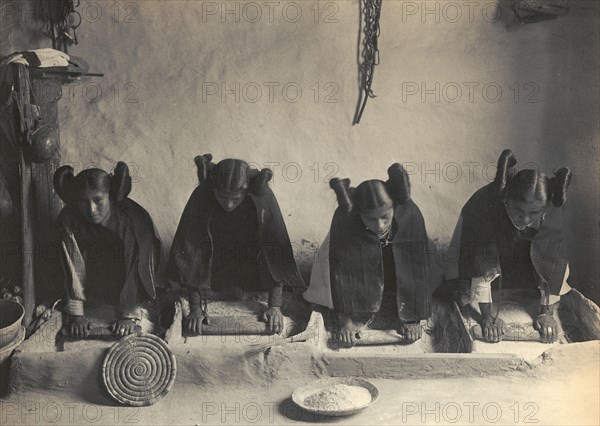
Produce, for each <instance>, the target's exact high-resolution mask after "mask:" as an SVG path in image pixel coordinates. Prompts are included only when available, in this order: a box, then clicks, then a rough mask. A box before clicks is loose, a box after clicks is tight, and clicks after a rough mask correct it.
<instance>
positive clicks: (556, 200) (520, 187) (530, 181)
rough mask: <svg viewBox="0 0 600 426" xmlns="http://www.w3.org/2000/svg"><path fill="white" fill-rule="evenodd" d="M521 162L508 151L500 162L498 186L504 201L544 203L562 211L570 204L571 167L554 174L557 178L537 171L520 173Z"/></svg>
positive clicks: (497, 175)
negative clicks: (566, 203) (518, 165)
mask: <svg viewBox="0 0 600 426" xmlns="http://www.w3.org/2000/svg"><path fill="white" fill-rule="evenodd" d="M516 164H517V160H516V159H515V156H514V155H513V153H512V151H511V150H509V149H505V150H504V151H503V152H502V154H501V155H500V158H499V159H498V170H497V172H496V179H495V180H494V182H495V183H496V185H497V188H498V191H499V192H500V194H502V196H503V197H504V198H507V199H511V200H516V201H526V202H533V201H543V202H545V203H550V202H552V204H553V205H554V206H555V207H561V206H562V205H563V204H564V203H565V201H566V200H567V188H568V187H569V184H570V183H571V176H572V173H571V171H570V170H569V169H568V168H567V167H562V168H560V169H558V170H557V171H556V172H554V177H552V178H548V176H547V175H546V174H545V173H543V172H540V171H537V170H534V169H523V170H521V171H519V172H517V171H516V169H517V168H516Z"/></svg>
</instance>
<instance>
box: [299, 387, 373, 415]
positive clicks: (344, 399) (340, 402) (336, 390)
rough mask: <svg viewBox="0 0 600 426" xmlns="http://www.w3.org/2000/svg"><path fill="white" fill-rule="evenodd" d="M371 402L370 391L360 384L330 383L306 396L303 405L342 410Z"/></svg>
mask: <svg viewBox="0 0 600 426" xmlns="http://www.w3.org/2000/svg"><path fill="white" fill-rule="evenodd" d="M370 402H371V393H370V392H369V391H368V390H367V389H365V388H363V387H360V386H352V385H344V384H338V385H332V386H328V387H326V388H325V389H323V390H320V391H318V392H316V393H314V394H312V395H311V396H308V397H306V399H305V400H304V405H306V406H307V407H308V408H312V409H322V410H333V411H342V410H350V409H353V408H358V407H364V406H365V405H367V404H368V403H370Z"/></svg>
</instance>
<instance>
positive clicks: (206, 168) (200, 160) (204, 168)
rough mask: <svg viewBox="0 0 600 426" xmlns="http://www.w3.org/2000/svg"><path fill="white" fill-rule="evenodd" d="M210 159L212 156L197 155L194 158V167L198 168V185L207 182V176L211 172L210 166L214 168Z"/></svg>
mask: <svg viewBox="0 0 600 426" xmlns="http://www.w3.org/2000/svg"><path fill="white" fill-rule="evenodd" d="M212 158H213V157H212V154H204V155H198V156H196V157H195V158H194V163H196V167H197V168H198V181H199V182H200V183H203V182H206V181H207V180H208V175H209V173H210V171H211V170H212V166H214V164H212V163H211V161H212Z"/></svg>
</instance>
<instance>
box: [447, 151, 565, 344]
mask: <svg viewBox="0 0 600 426" xmlns="http://www.w3.org/2000/svg"><path fill="white" fill-rule="evenodd" d="M516 164H517V161H516V159H515V157H514V155H513V153H512V151H510V150H508V149H507V150H504V151H503V152H502V154H501V155H500V158H499V160H498V170H497V173H496V178H495V180H494V181H493V182H492V183H490V184H488V185H486V186H484V187H483V188H481V189H479V190H478V191H477V192H476V193H475V194H473V196H472V197H471V198H470V199H469V201H467V203H466V204H465V206H464V207H463V209H462V212H461V217H460V218H459V223H458V225H457V229H456V231H455V233H454V238H453V244H454V245H455V247H459V258H458V278H459V280H461V281H462V282H467V283H469V284H470V287H471V292H470V298H471V301H472V302H478V303H479V308H480V310H481V314H482V321H483V323H482V324H481V326H482V330H483V335H484V338H485V339H486V340H487V341H489V342H498V341H500V340H501V339H502V334H503V332H504V322H503V321H502V320H501V319H500V318H498V317H497V314H496V315H494V313H493V312H494V309H493V308H494V306H493V304H492V292H491V284H492V281H494V280H496V278H499V279H501V280H502V283H503V284H502V285H503V287H529V286H534V285H535V286H536V287H537V288H539V290H540V293H541V302H540V310H539V315H538V316H537V318H536V319H535V321H534V327H535V328H536V329H537V330H538V331H539V332H540V335H541V340H542V341H543V342H547V343H550V342H553V341H555V340H556V338H557V335H558V325H557V322H556V320H555V319H554V315H555V313H556V308H557V302H558V301H559V300H560V296H561V295H563V294H565V293H567V292H568V291H569V290H570V289H571V287H570V286H569V284H568V283H567V278H568V276H569V265H568V262H567V247H566V242H565V238H564V234H563V226H564V211H563V208H562V206H563V204H564V203H565V201H566V198H567V188H568V187H569V183H570V181H571V171H570V170H569V169H568V168H566V167H565V168H561V169H559V170H557V171H556V172H555V173H554V177H552V178H548V176H546V175H545V174H544V173H542V172H539V171H537V170H532V169H524V170H521V171H519V172H517V170H516ZM458 238H459V239H460V241H457V239H458ZM496 309H497V307H496Z"/></svg>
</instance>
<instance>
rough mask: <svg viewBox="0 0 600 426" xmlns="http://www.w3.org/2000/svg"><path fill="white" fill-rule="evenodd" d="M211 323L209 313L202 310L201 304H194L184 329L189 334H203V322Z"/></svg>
mask: <svg viewBox="0 0 600 426" xmlns="http://www.w3.org/2000/svg"><path fill="white" fill-rule="evenodd" d="M203 322H205V323H206V324H210V322H209V319H208V315H205V313H204V312H203V311H202V308H201V307H200V306H192V307H191V308H190V314H189V315H188V316H187V317H186V319H185V326H184V330H185V332H186V333H187V334H188V335H189V336H198V335H200V334H202V323H203Z"/></svg>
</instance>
